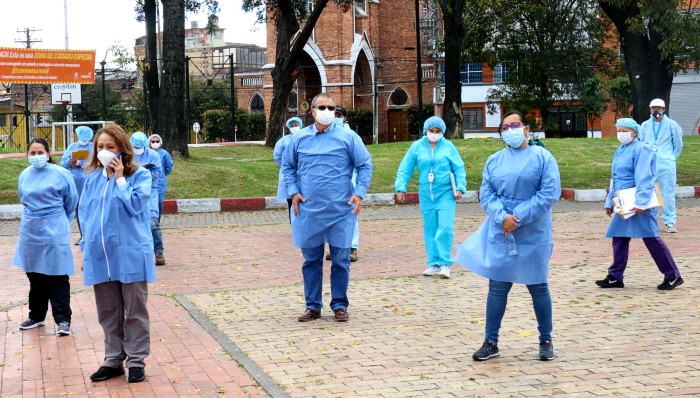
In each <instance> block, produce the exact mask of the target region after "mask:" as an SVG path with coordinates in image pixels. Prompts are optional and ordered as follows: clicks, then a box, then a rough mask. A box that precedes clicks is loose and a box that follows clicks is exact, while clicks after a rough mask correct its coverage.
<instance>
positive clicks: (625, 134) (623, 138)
mask: <svg viewBox="0 0 700 398" xmlns="http://www.w3.org/2000/svg"><path fill="white" fill-rule="evenodd" d="M617 140H618V141H620V143H621V144H623V145H627V144H629V143H630V142H632V141H633V140H634V138H632V133H631V132H629V131H618V132H617Z"/></svg>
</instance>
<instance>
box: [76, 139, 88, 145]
mask: <svg viewBox="0 0 700 398" xmlns="http://www.w3.org/2000/svg"><path fill="white" fill-rule="evenodd" d="M78 143H79V144H80V145H87V143H88V142H87V141H84V140H79V141H78Z"/></svg>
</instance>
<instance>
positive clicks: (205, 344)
mask: <svg viewBox="0 0 700 398" xmlns="http://www.w3.org/2000/svg"><path fill="white" fill-rule="evenodd" d="M678 206H679V221H678V228H679V231H680V233H678V234H663V237H664V239H665V240H666V241H667V243H668V245H669V247H670V248H671V251H672V253H673V254H674V257H675V259H676V261H677V262H678V264H679V267H680V268H681V272H682V273H683V276H684V278H685V280H686V283H685V284H684V285H683V286H681V287H680V288H678V289H677V290H675V291H672V292H659V291H657V290H656V288H655V286H656V284H658V283H660V282H661V278H662V277H661V275H660V274H659V273H658V271H657V270H656V268H655V267H654V265H653V262H652V261H651V259H650V257H649V254H648V253H647V252H646V249H644V246H643V244H642V243H641V241H638V240H635V241H633V243H632V245H631V248H632V250H631V253H630V267H629V270H628V273H627V277H626V279H625V284H626V286H627V287H626V288H625V289H620V290H613V291H610V290H602V289H599V288H597V287H596V286H595V285H594V284H593V281H594V280H595V279H599V278H602V277H603V276H605V270H606V267H607V265H608V263H609V261H610V258H611V252H610V242H609V240H607V239H605V238H604V232H605V228H606V227H607V223H608V221H609V219H608V218H607V217H606V216H605V215H604V213H603V212H602V210H601V207H602V204H601V203H585V202H584V203H580V202H560V203H559V204H557V206H556V207H555V210H556V211H557V212H556V214H555V216H554V236H555V249H554V255H553V257H552V265H551V275H550V284H551V286H552V294H553V299H554V311H555V332H554V342H555V349H556V354H557V358H556V359H555V360H554V361H553V362H540V361H536V360H535V355H536V352H537V351H536V350H537V337H536V336H537V330H536V323H535V321H534V314H533V313H532V308H531V302H530V299H529V296H528V295H527V293H526V289H524V288H523V287H522V286H517V287H515V288H514V289H513V292H512V294H511V300H510V305H509V308H508V311H507V313H506V318H505V319H504V324H503V330H502V335H501V344H500V348H501V350H502V356H501V358H498V359H494V360H491V361H488V362H486V363H474V362H473V361H472V360H471V353H472V352H473V351H474V350H475V349H476V348H478V346H479V345H480V344H481V341H482V340H483V317H484V313H483V312H484V306H485V300H486V281H485V280H483V279H482V278H479V277H477V276H475V275H473V274H471V273H469V272H464V271H461V270H460V269H459V267H455V269H454V271H453V275H454V277H453V279H451V280H439V279H432V278H424V277H422V276H420V273H421V272H422V271H423V269H424V263H425V254H424V248H423V244H422V226H421V222H420V220H419V219H420V214H419V211H418V207H417V206H386V207H377V208H367V209H365V212H363V218H362V221H361V223H360V228H361V233H362V235H361V247H360V261H359V262H357V263H353V269H352V280H351V285H350V299H351V308H350V317H351V319H350V322H349V323H347V324H338V323H335V322H332V321H331V320H330V315H329V314H330V311H328V310H327V309H324V313H323V318H322V319H321V320H319V321H316V322H312V323H310V324H301V323H299V322H297V321H296V317H297V316H298V315H299V314H300V313H301V311H302V310H303V307H304V304H303V287H302V285H301V281H302V280H301V273H300V265H301V262H302V258H301V255H300V253H299V250H298V249H295V248H294V247H293V246H292V245H291V242H290V241H291V239H290V229H289V226H288V224H287V223H286V222H287V220H286V214H285V212H284V211H281V210H278V211H265V212H250V213H217V214H194V215H192V214H188V215H173V216H166V217H165V218H164V222H163V225H164V226H166V228H167V229H166V231H165V233H164V238H165V247H166V258H167V260H168V265H166V266H164V267H159V268H158V278H159V279H158V281H157V282H156V283H154V284H151V285H150V286H149V289H150V293H151V296H150V301H149V309H150V313H151V322H152V325H151V330H152V353H151V356H150V357H149V358H148V359H147V368H146V372H147V375H148V379H147V381H146V382H145V383H140V384H134V385H129V384H128V383H126V381H125V380H124V379H123V378H117V379H113V380H110V381H108V382H104V383H92V382H90V380H89V375H90V374H91V373H92V372H94V371H95V370H96V369H97V367H98V366H99V364H100V360H101V357H102V355H103V342H102V341H103V336H102V330H101V328H100V326H99V324H98V322H97V319H96V313H95V308H94V299H93V295H92V292H91V289H86V288H83V287H82V275H81V272H80V271H79V268H80V266H79V265H80V258H81V255H80V253H79V252H78V251H77V250H75V251H74V253H75V256H76V267H77V272H76V276H75V277H74V278H72V281H73V288H74V290H73V296H72V299H73V302H72V308H73V312H74V314H73V331H74V334H73V335H72V336H69V337H60V338H59V337H56V336H55V335H54V330H55V326H54V324H53V321H52V319H51V316H50V315H49V316H48V318H47V321H48V322H47V326H45V327H43V328H38V329H34V330H30V331H24V332H21V331H19V330H18V329H17V325H18V324H19V322H21V321H22V320H23V319H24V318H25V317H26V316H27V307H26V297H27V293H28V287H29V284H28V282H27V280H26V276H25V275H24V274H23V273H22V272H20V271H19V270H17V269H15V268H12V267H11V266H10V260H11V257H12V253H13V251H14V246H15V244H16V240H17V238H16V226H17V225H18V223H17V222H16V221H10V222H2V223H0V231H2V233H0V270H2V271H0V276H1V279H2V281H3V283H4V284H5V286H6V287H7V288H6V289H2V290H0V384H1V387H0V396H2V397H15V396H18V397H19V396H114V397H117V396H118V397H123V396H127V397H128V396H135V397H142V396H159V397H170V396H203V397H221V396H227V397H242V396H280V397H283V396H292V397H312V396H316V397H336V396H342V397H350V396H371V397H379V396H386V397H403V396H425V397H435V396H439V397H450V396H458V397H471V396H504V397H505V396H517V397H520V396H523V397H524V396H549V395H554V394H566V395H571V396H598V395H616V396H644V397H647V396H659V397H661V396H664V397H667V396H683V395H685V396H695V395H697V394H700V377H698V376H700V349H699V348H698V347H700V319H699V318H698V315H697V314H698V308H700V307H699V306H698V303H700V296H699V295H700V293H698V289H697V282H696V281H697V280H698V278H699V277H700V270H698V268H697V266H696V264H697V263H698V260H700V254H699V253H698V250H697V239H696V237H697V236H698V234H699V233H700V226H698V225H697V222H696V221H697V220H698V219H699V217H700V200H696V199H684V200H681V201H679V204H678ZM483 219H484V215H483V212H482V211H481V209H480V208H479V207H478V205H476V204H460V205H459V206H458V216H457V220H456V231H455V241H456V242H461V241H462V240H464V239H466V237H468V236H469V234H470V233H471V232H473V231H474V230H476V228H478V226H479V224H480V223H481V222H482V221H483ZM73 238H75V236H74V237H73ZM326 280H327V275H326ZM324 291H325V292H328V291H329V289H328V286H327V285H326V286H325V287H324ZM325 300H326V302H327V300H328V297H327V295H326V297H325ZM242 366H243V367H242Z"/></svg>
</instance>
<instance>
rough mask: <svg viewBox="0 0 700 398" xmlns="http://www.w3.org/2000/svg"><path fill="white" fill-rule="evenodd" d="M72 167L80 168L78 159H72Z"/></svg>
mask: <svg viewBox="0 0 700 398" xmlns="http://www.w3.org/2000/svg"><path fill="white" fill-rule="evenodd" d="M70 167H78V159H75V158H71V159H70Z"/></svg>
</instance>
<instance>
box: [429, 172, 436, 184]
mask: <svg viewBox="0 0 700 398" xmlns="http://www.w3.org/2000/svg"><path fill="white" fill-rule="evenodd" d="M434 179H435V174H433V173H428V182H433V180H434Z"/></svg>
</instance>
